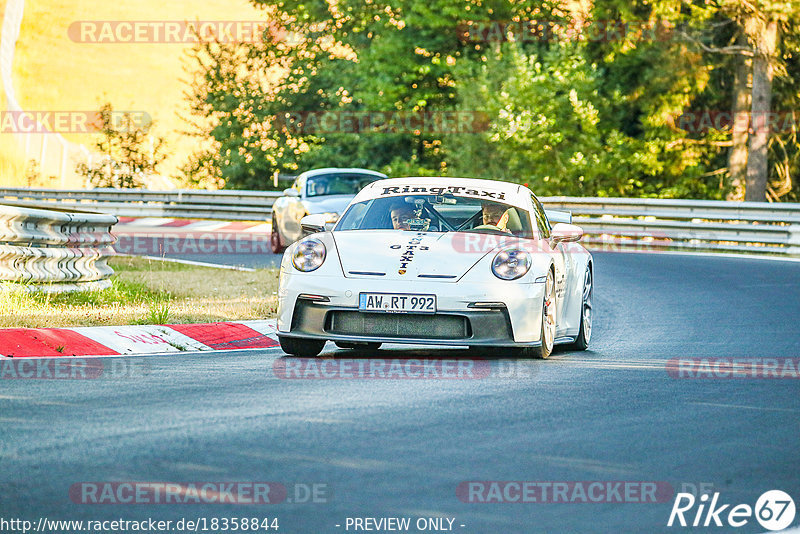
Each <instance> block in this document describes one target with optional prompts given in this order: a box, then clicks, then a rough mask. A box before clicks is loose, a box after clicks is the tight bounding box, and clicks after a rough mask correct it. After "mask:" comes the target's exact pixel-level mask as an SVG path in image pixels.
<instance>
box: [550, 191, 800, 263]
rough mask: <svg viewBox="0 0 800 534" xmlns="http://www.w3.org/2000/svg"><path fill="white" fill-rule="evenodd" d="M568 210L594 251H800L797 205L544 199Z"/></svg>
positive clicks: (799, 221) (554, 207)
mask: <svg viewBox="0 0 800 534" xmlns="http://www.w3.org/2000/svg"><path fill="white" fill-rule="evenodd" d="M541 201H542V203H543V204H544V205H545V206H546V207H548V208H552V209H560V210H567V211H570V212H572V214H573V222H574V223H575V224H577V225H578V226H580V227H582V228H583V230H584V234H585V235H586V237H585V238H584V242H585V244H587V245H588V246H590V248H594V249H598V248H599V249H605V250H614V249H626V250H631V249H639V250H650V251H656V250H668V249H679V250H695V251H719V252H748V253H767V254H790V255H800V204H795V203H770V202H728V201H718V200H673V199H655V198H581V197H543V198H541Z"/></svg>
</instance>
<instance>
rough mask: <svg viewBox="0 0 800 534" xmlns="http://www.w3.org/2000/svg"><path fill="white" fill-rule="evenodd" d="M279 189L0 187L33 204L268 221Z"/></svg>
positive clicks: (19, 200) (5, 193)
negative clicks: (161, 189)
mask: <svg viewBox="0 0 800 534" xmlns="http://www.w3.org/2000/svg"><path fill="white" fill-rule="evenodd" d="M279 196H281V193H280V192H277V191H194V190H177V189H176V190H172V191H150V190H146V189H68V190H61V189H25V188H0V198H3V199H6V200H13V201H14V203H15V204H18V205H24V206H27V207H31V208H45V209H47V208H51V207H54V206H60V207H69V208H75V209H91V210H99V211H104V212H107V213H113V214H114V215H117V216H120V217H174V218H177V219H219V220H225V221H268V220H269V219H270V216H271V215H272V204H273V202H275V199H276V198H278V197H279Z"/></svg>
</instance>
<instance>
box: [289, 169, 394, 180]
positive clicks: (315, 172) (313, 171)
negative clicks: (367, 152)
mask: <svg viewBox="0 0 800 534" xmlns="http://www.w3.org/2000/svg"><path fill="white" fill-rule="evenodd" d="M335 172H338V173H353V174H370V175H372V176H376V177H378V178H386V175H385V174H383V173H382V172H378V171H373V170H371V169H359V168H356V167H347V168H344V167H325V168H322V169H311V170H309V171H305V172H304V173H302V174H300V175H299V176H298V178H300V177H303V178H310V177H312V176H319V175H320V174H331V173H335Z"/></svg>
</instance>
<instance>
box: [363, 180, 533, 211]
mask: <svg viewBox="0 0 800 534" xmlns="http://www.w3.org/2000/svg"><path fill="white" fill-rule="evenodd" d="M442 188H444V190H442ZM414 193H417V194H420V193H421V194H425V193H428V194H430V193H433V194H443V193H453V194H455V195H456V196H467V197H474V198H481V199H483V200H489V201H491V200H495V201H498V202H504V203H506V204H510V205H514V206H518V207H521V208H525V209H527V208H528V206H529V205H530V196H531V190H530V189H528V188H527V187H525V186H523V185H520V184H515V183H511V182H501V181H499V180H484V179H478V178H455V177H442V176H415V177H409V178H387V179H385V180H378V181H375V182H372V183H371V184H369V185H368V186H367V187H365V188H364V189H362V190H361V191H360V192H359V193H358V195H357V196H356V198H355V199H354V200H353V202H361V201H364V200H369V199H372V198H378V197H385V196H400V195H409V194H414Z"/></svg>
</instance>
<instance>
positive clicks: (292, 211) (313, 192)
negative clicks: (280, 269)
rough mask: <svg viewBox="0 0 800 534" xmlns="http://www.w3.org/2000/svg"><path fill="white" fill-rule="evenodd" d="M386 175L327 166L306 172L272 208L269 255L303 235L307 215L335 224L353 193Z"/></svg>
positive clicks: (353, 195) (276, 200)
mask: <svg viewBox="0 0 800 534" xmlns="http://www.w3.org/2000/svg"><path fill="white" fill-rule="evenodd" d="M381 178H386V175H385V174H382V173H380V172H376V171H371V170H369V169H340V168H334V167H329V168H325V169H314V170H311V171H306V172H304V173H303V174H301V175H299V176H298V177H297V178H295V180H294V183H293V184H292V187H290V188H288V189H285V190H284V191H283V196H281V197H278V198H277V199H275V203H274V204H273V205H272V235H271V236H270V246H271V248H272V252H275V253H280V252H283V250H284V249H285V248H286V247H287V246H288V245H290V244H291V243H294V242H295V241H297V240H298V239H300V238H301V237H302V236H303V234H302V230H301V228H300V221H301V220H302V218H303V217H305V216H306V215H316V214H324V215H325V216H326V218H327V220H329V221H333V222H335V221H336V220H337V219H338V218H339V216H340V215H341V214H342V212H343V211H344V209H345V208H346V207H347V206H348V204H350V201H351V200H353V197H355V196H356V193H358V192H359V191H361V189H362V188H363V187H364V186H366V185H367V184H369V183H370V182H373V181H375V180H380V179H381Z"/></svg>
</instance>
